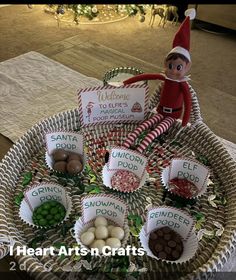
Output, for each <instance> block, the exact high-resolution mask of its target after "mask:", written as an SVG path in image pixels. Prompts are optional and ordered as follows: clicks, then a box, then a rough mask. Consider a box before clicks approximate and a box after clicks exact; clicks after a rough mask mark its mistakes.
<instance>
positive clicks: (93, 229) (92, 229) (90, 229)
mask: <svg viewBox="0 0 236 280" xmlns="http://www.w3.org/2000/svg"><path fill="white" fill-rule="evenodd" d="M95 230H96V228H95V227H90V228H88V229H87V231H90V232H93V233H95Z"/></svg>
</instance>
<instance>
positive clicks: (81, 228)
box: [73, 218, 129, 257]
mask: <svg viewBox="0 0 236 280" xmlns="http://www.w3.org/2000/svg"><path fill="white" fill-rule="evenodd" d="M94 221H95V219H94V220H93V221H91V222H89V223H87V224H84V223H83V221H82V218H80V219H79V220H77V221H76V223H75V225H74V236H73V237H74V238H75V240H76V242H77V243H78V244H80V246H81V247H83V248H86V249H87V250H88V251H90V248H89V247H88V246H85V245H84V244H83V243H82V242H81V240H80V236H81V235H82V234H83V233H84V232H85V231H87V229H88V228H90V227H92V226H94ZM108 223H109V224H114V223H112V222H111V221H108ZM114 225H115V224H114ZM117 226H118V225H117ZM123 229H124V232H125V236H124V238H123V239H122V240H121V247H123V248H124V247H125V246H126V244H127V241H128V238H129V226H128V222H127V221H125V222H124V227H123ZM108 238H109V237H108ZM99 257H106V256H104V255H103V254H99Z"/></svg>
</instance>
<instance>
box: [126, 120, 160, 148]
mask: <svg viewBox="0 0 236 280" xmlns="http://www.w3.org/2000/svg"><path fill="white" fill-rule="evenodd" d="M163 118H164V117H163V116H162V115H161V114H156V115H154V116H153V117H151V118H150V119H148V120H146V121H144V122H143V123H141V124H140V125H139V126H138V127H137V128H136V129H135V130H134V131H133V132H131V133H130V134H129V135H128V137H127V139H126V140H125V142H124V143H123V146H124V147H125V148H129V147H130V146H131V144H132V143H133V142H134V141H135V139H136V138H137V137H138V136H139V134H140V133H141V132H143V131H144V130H146V129H148V128H150V127H152V126H153V125H154V124H156V123H159V122H160V121H161V120H163Z"/></svg>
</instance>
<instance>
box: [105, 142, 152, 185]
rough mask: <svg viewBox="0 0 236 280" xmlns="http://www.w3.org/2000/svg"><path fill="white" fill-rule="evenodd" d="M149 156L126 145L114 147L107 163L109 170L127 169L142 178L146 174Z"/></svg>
mask: <svg viewBox="0 0 236 280" xmlns="http://www.w3.org/2000/svg"><path fill="white" fill-rule="evenodd" d="M147 160H148V158H147V157H145V156H143V155H142V154H140V153H138V152H136V151H133V150H129V149H126V148H124V147H112V148H111V151H110V155H109V161H108V164H107V167H108V170H127V171H131V172H133V173H134V174H135V175H137V176H138V178H139V179H141V178H142V177H143V175H144V172H145V169H146V166H147Z"/></svg>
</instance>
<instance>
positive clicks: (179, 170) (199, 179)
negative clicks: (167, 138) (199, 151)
mask: <svg viewBox="0 0 236 280" xmlns="http://www.w3.org/2000/svg"><path fill="white" fill-rule="evenodd" d="M208 175H209V170H208V168H207V167H205V166H204V165H202V164H200V163H198V162H197V161H193V160H188V159H173V160H172V162H171V165H170V173H169V179H170V180H171V179H173V178H176V177H178V178H179V179H186V180H188V181H190V182H192V183H193V184H194V185H195V186H196V187H197V188H198V190H201V189H202V188H203V187H204V186H205V185H206V184H207V179H208Z"/></svg>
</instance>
